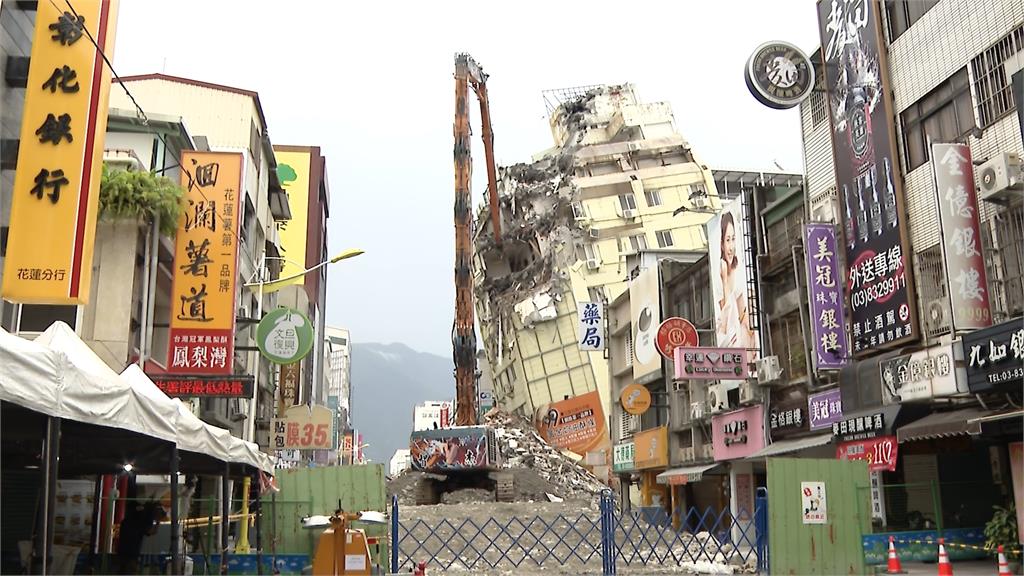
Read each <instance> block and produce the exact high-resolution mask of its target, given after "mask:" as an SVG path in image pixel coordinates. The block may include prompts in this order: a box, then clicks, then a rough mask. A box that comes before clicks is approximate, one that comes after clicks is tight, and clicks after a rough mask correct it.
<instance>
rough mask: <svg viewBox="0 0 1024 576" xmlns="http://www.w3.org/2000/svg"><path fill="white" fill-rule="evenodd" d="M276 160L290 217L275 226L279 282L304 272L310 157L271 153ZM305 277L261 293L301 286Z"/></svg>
mask: <svg viewBox="0 0 1024 576" xmlns="http://www.w3.org/2000/svg"><path fill="white" fill-rule="evenodd" d="M274 158H275V159H276V160H277V177H278V180H280V181H281V186H282V187H283V188H284V190H285V192H287V193H288V208H289V210H290V211H291V213H292V218H291V220H288V221H286V222H281V223H279V224H278V234H280V236H281V249H282V252H283V253H282V254H281V256H282V258H284V261H283V262H284V266H283V267H282V268H281V276H280V277H281V278H289V277H291V276H295V275H296V274H300V273H302V272H304V271H305V270H306V239H307V237H308V233H309V166H310V162H311V156H310V153H309V152H308V151H305V152H294V151H288V150H283V149H278V148H275V149H274ZM305 281H306V278H305V276H299V277H298V278H294V279H292V280H288V281H287V282H276V283H274V284H273V285H272V286H268V287H266V288H265V289H264V290H265V291H267V292H272V291H274V290H280V289H281V288H284V287H285V286H290V285H292V284H302V283H303V282H305Z"/></svg>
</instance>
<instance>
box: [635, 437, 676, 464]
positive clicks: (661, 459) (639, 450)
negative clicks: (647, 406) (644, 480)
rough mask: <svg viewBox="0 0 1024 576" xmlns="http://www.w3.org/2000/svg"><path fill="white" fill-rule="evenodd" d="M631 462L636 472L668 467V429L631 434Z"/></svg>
mask: <svg viewBox="0 0 1024 576" xmlns="http://www.w3.org/2000/svg"><path fill="white" fill-rule="evenodd" d="M633 444H634V446H636V451H635V452H634V453H633V462H634V465H635V466H636V469H637V470H646V469H648V468H664V467H666V466H668V428H666V427H664V426H659V427H658V428H651V429H650V430H644V431H643V432H637V433H636V434H633Z"/></svg>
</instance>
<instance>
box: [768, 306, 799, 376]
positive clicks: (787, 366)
mask: <svg viewBox="0 0 1024 576" xmlns="http://www.w3.org/2000/svg"><path fill="white" fill-rule="evenodd" d="M769 327H770V330H771V338H772V355H773V356H778V357H779V366H780V367H781V368H782V375H783V378H784V379H785V380H786V381H789V382H792V381H794V380H799V379H801V378H804V377H806V376H807V346H806V344H805V343H804V335H803V329H802V328H801V326H800V311H799V310H794V311H793V312H791V313H790V314H786V315H785V316H783V317H782V318H779V319H777V320H772V321H771V322H770V323H769Z"/></svg>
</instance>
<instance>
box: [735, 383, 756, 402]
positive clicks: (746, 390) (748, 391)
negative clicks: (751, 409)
mask: <svg viewBox="0 0 1024 576" xmlns="http://www.w3.org/2000/svg"><path fill="white" fill-rule="evenodd" d="M760 401H761V391H760V390H758V388H757V386H754V385H753V384H751V383H750V382H743V383H741V384H740V404H756V403H758V402H760Z"/></svg>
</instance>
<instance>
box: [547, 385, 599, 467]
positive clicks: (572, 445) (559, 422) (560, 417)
mask: <svg viewBox="0 0 1024 576" xmlns="http://www.w3.org/2000/svg"><path fill="white" fill-rule="evenodd" d="M537 431H538V432H539V433H540V435H541V437H542V438H544V440H545V441H547V443H548V444H550V445H552V446H554V447H555V448H561V449H564V450H571V451H573V452H575V453H577V454H579V455H580V456H584V455H586V453H587V452H590V451H593V450H597V449H599V447H600V446H601V444H602V443H604V442H606V441H607V437H608V435H607V434H606V432H605V417H604V410H603V409H602V408H601V396H600V395H599V394H598V393H597V392H588V393H587V394H581V395H579V396H574V397H572V398H569V399H568V400H562V401H561V402H554V403H552V404H548V405H546V406H542V407H541V408H540V409H539V410H538V411H537ZM606 447H607V446H606Z"/></svg>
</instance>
